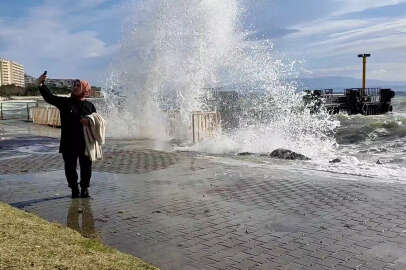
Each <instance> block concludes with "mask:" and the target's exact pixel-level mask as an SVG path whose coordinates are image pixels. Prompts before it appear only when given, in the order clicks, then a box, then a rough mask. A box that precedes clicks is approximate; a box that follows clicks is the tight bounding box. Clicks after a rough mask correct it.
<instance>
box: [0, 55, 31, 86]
mask: <svg viewBox="0 0 406 270" xmlns="http://www.w3.org/2000/svg"><path fill="white" fill-rule="evenodd" d="M9 84H14V85H16V86H20V87H24V86H25V82H24V66H23V65H20V64H17V63H15V62H13V61H8V60H6V59H2V58H0V86H2V85H9Z"/></svg>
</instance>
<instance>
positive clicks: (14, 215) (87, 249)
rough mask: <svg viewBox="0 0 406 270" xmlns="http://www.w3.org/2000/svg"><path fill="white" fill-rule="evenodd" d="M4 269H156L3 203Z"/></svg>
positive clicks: (0, 248) (0, 253) (0, 246)
mask: <svg viewBox="0 0 406 270" xmlns="http://www.w3.org/2000/svg"><path fill="white" fill-rule="evenodd" d="M0 269H60V270H67V269H97V270H100V269H106V270H107V269H109V270H113V269H117V270H119V269H120V270H121V269H140V270H146V269H151V270H152V269H154V270H157V268H155V267H153V266H151V265H149V264H147V263H144V262H143V261H141V260H140V259H137V258H135V257H133V256H131V255H127V254H124V253H121V252H119V251H117V250H115V249H112V248H109V247H107V246H105V245H103V244H102V243H100V242H99V241H97V240H94V239H88V238H84V237H83V236H81V235H80V234H79V233H78V232H76V231H74V230H72V229H69V228H66V227H64V226H62V225H59V224H53V223H50V222H48V221H45V220H43V219H41V218H39V217H37V216H35V215H32V214H29V213H27V212H24V211H21V210H18V209H15V208H13V207H11V206H9V205H6V204H4V203H1V202H0Z"/></svg>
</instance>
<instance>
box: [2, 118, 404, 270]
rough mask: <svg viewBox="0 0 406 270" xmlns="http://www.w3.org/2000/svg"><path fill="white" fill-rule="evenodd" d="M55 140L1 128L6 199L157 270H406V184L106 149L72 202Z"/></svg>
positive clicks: (26, 128)
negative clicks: (86, 195) (84, 193)
mask: <svg viewBox="0 0 406 270" xmlns="http://www.w3.org/2000/svg"><path fill="white" fill-rule="evenodd" d="M58 132H59V131H58V130H55V129H52V128H48V127H36V126H33V125H32V124H30V123H23V122H13V121H1V122H0V200H1V201H3V202H6V203H9V204H11V205H13V206H15V207H18V208H21V209H24V210H26V211H28V212H32V213H35V214H38V215H39V216H41V217H43V218H45V219H47V220H50V221H54V222H58V223H62V224H66V225H67V226H69V227H71V228H74V229H76V230H78V231H80V232H81V233H82V234H83V235H85V236H86V237H96V238H100V239H101V240H102V241H103V242H105V243H106V244H108V245H110V246H112V247H116V248H118V249H120V250H121V251H124V252H128V253H131V254H134V255H135V256H137V257H140V258H142V259H143V260H145V261H147V262H149V263H152V264H153V265H156V266H158V267H160V268H161V269H164V270H165V269H168V270H169V269H176V270H181V269H185V270H192V269H295V270H296V269H343V270H349V269H403V270H404V269H406V186H405V185H404V184H401V183H382V182H379V181H376V180H374V179H368V178H361V177H353V178H351V177H348V176H347V177H346V178H347V179H345V180H343V179H344V177H342V176H340V175H337V174H329V173H321V172H317V173H316V172H312V171H306V170H302V171H301V170H297V171H288V170H287V169H284V168H283V166H277V165H275V166H272V165H267V166H265V165H261V164H254V163H252V162H251V163H248V162H246V161H241V160H238V159H233V158H220V157H205V156H201V155H198V154H194V153H184V152H169V151H163V150H166V149H165V146H164V145H163V146H161V147H162V148H161V149H162V151H157V150H152V149H156V148H154V147H153V144H154V142H151V141H146V140H144V141H136V140H108V141H107V144H106V147H105V160H104V162H102V163H95V165H94V174H93V178H92V183H91V184H92V186H91V189H90V193H91V195H92V198H91V199H74V200H72V199H71V198H70V197H69V196H70V193H69V190H68V189H67V184H66V180H65V177H64V173H63V161H62V158H61V157H60V155H59V154H58V153H57V149H58V139H57V138H56V137H57V136H58ZM244 164H245V165H244ZM247 164H248V165H249V166H247ZM316 174H317V175H316ZM339 179H341V180H339ZM0 218H1V217H0Z"/></svg>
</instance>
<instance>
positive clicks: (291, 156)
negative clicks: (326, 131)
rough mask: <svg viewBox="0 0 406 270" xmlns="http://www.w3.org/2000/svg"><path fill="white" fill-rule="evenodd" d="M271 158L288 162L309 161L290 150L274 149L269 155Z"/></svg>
mask: <svg viewBox="0 0 406 270" xmlns="http://www.w3.org/2000/svg"><path fill="white" fill-rule="evenodd" d="M269 156H270V157H272V158H279V159H288V160H310V158H308V157H306V156H305V155H302V154H298V153H295V152H293V151H291V150H287V149H282V148H279V149H276V150H274V151H272V153H270V154H269Z"/></svg>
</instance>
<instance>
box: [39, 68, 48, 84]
mask: <svg viewBox="0 0 406 270" xmlns="http://www.w3.org/2000/svg"><path fill="white" fill-rule="evenodd" d="M46 79H47V71H46V70H45V71H44V73H42V75H41V76H39V78H38V85H39V86H41V85H42V84H43V83H44V82H45V80H46Z"/></svg>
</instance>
